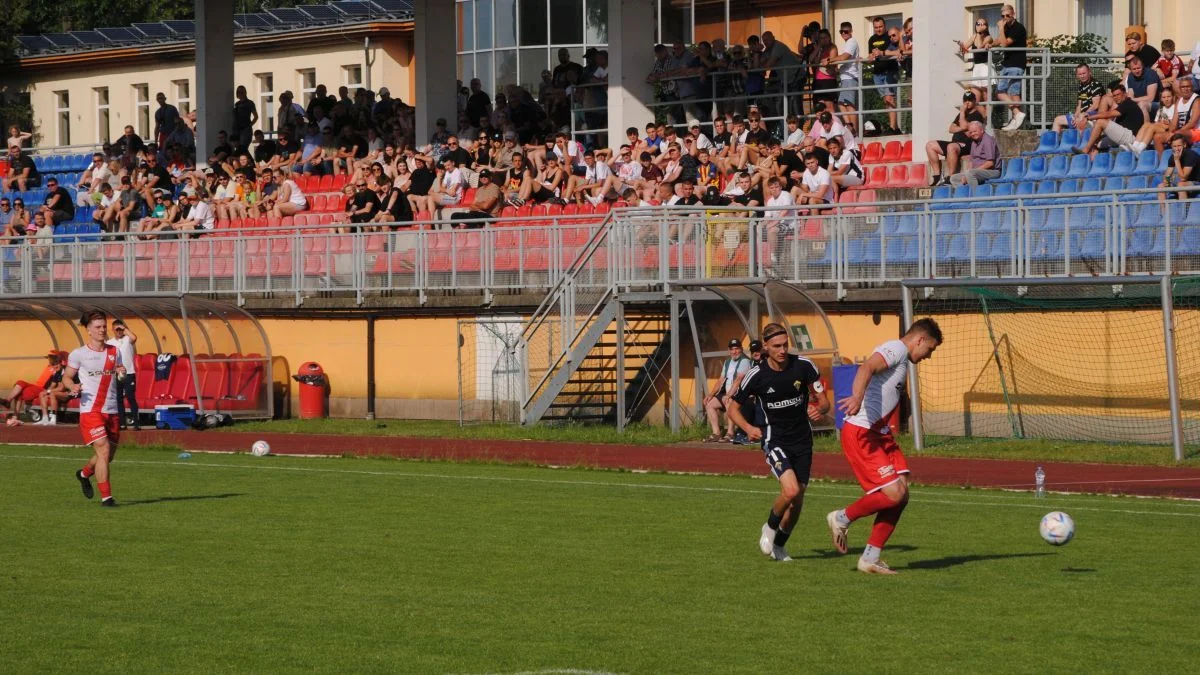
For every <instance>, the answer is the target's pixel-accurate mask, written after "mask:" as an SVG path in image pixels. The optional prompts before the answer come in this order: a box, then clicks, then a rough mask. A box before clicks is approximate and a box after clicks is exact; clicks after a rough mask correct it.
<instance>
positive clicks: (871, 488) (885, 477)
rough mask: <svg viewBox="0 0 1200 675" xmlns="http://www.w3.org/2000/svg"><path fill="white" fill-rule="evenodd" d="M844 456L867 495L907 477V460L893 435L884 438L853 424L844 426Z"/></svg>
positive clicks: (882, 435) (883, 435)
mask: <svg viewBox="0 0 1200 675" xmlns="http://www.w3.org/2000/svg"><path fill="white" fill-rule="evenodd" d="M842 452H843V453H844V454H845V455H846V459H847V460H848V461H849V462H850V468H851V469H853V470H854V476H855V478H858V484H859V485H861V486H862V489H864V490H866V491H867V493H868V494H869V493H872V492H875V491H876V490H879V489H880V488H882V487H884V486H885V485H889V484H891V483H895V482H896V481H897V480H898V479H899V478H900V474H903V473H908V460H906V459H904V453H903V452H901V451H900V446H899V445H898V444H897V443H896V437H895V436H893V435H892V434H881V433H879V432H878V431H871V430H870V429H864V428H862V427H859V426H855V425H853V424H844V425H842Z"/></svg>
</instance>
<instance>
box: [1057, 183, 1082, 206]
mask: <svg viewBox="0 0 1200 675" xmlns="http://www.w3.org/2000/svg"><path fill="white" fill-rule="evenodd" d="M1076 192H1079V181H1077V180H1075V179H1074V178H1071V179H1068V180H1062V181H1059V182H1058V198H1057V199H1052V200H1050V201H1051V203H1052V204H1074V203H1076V202H1077V201H1079V198H1078V197H1076V196H1075V193H1076Z"/></svg>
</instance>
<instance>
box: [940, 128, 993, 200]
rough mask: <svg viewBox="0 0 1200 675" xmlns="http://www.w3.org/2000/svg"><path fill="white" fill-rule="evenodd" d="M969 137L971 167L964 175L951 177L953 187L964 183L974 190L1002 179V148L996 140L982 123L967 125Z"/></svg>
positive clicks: (957, 174)
mask: <svg viewBox="0 0 1200 675" xmlns="http://www.w3.org/2000/svg"><path fill="white" fill-rule="evenodd" d="M967 137H968V138H970V139H971V154H970V158H969V159H968V160H967V161H968V163H969V167H970V168H968V169H967V170H966V171H964V172H963V173H956V174H954V175H953V176H951V177H950V183H951V184H952V185H962V184H964V183H966V184H968V185H970V186H971V187H972V188H974V187H978V186H979V184H980V183H984V182H987V181H989V180H994V179H996V178H999V177H1000V146H999V145H997V143H996V138H995V137H994V136H991V135H990V134H988V133H987V130H986V129H985V128H984V126H983V123H982V122H971V123H970V124H968V125H967Z"/></svg>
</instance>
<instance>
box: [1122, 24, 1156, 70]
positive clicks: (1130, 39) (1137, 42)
mask: <svg viewBox="0 0 1200 675" xmlns="http://www.w3.org/2000/svg"><path fill="white" fill-rule="evenodd" d="M1125 52H1126V53H1127V54H1128V53H1129V52H1133V53H1134V54H1137V57H1138V58H1139V59H1141V60H1142V64H1143V65H1145V66H1146V67H1147V68H1151V67H1153V66H1154V64H1156V63H1158V60H1159V59H1161V58H1162V54H1160V53H1159V52H1158V50H1157V49H1155V48H1154V47H1151V46H1150V45H1148V44H1146V36H1145V35H1142V34H1141V33H1140V32H1138V31H1131V32H1130V33H1129V34H1128V35H1126V36H1125Z"/></svg>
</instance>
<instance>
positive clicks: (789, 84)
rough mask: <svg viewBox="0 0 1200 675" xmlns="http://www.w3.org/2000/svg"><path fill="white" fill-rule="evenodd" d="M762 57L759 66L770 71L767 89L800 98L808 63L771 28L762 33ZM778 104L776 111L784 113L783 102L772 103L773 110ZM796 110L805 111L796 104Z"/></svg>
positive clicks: (770, 91)
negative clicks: (776, 35)
mask: <svg viewBox="0 0 1200 675" xmlns="http://www.w3.org/2000/svg"><path fill="white" fill-rule="evenodd" d="M835 49H836V48H835ZM761 59H762V61H761V64H760V66H759V67H760V68H765V69H767V70H768V71H770V72H769V73H768V76H769V77H768V79H767V83H766V84H767V89H766V91H767V92H768V93H771V94H782V93H783V92H784V91H787V93H788V94H789V95H790V96H794V97H796V98H797V99H798V98H799V94H800V89H801V85H800V82H802V81H803V79H804V74H805V73H804V68H803V67H802V66H804V65H806V64H803V63H801V61H800V57H799V56H797V55H796V53H795V52H793V51H792V50H791V49H789V48H788V46H787V45H785V44H783V43H782V42H780V41H779V40H776V39H775V34H774V33H772V32H771V31H769V30H768V31H763V34H762V57H761ZM776 106H778V108H779V110H778V111H776V112H779V113H782V112H783V106H782V104H772V106H771V108H772V110H774V109H775V107H776ZM796 112H797V113H801V112H803V108H802V107H800V106H796Z"/></svg>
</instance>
